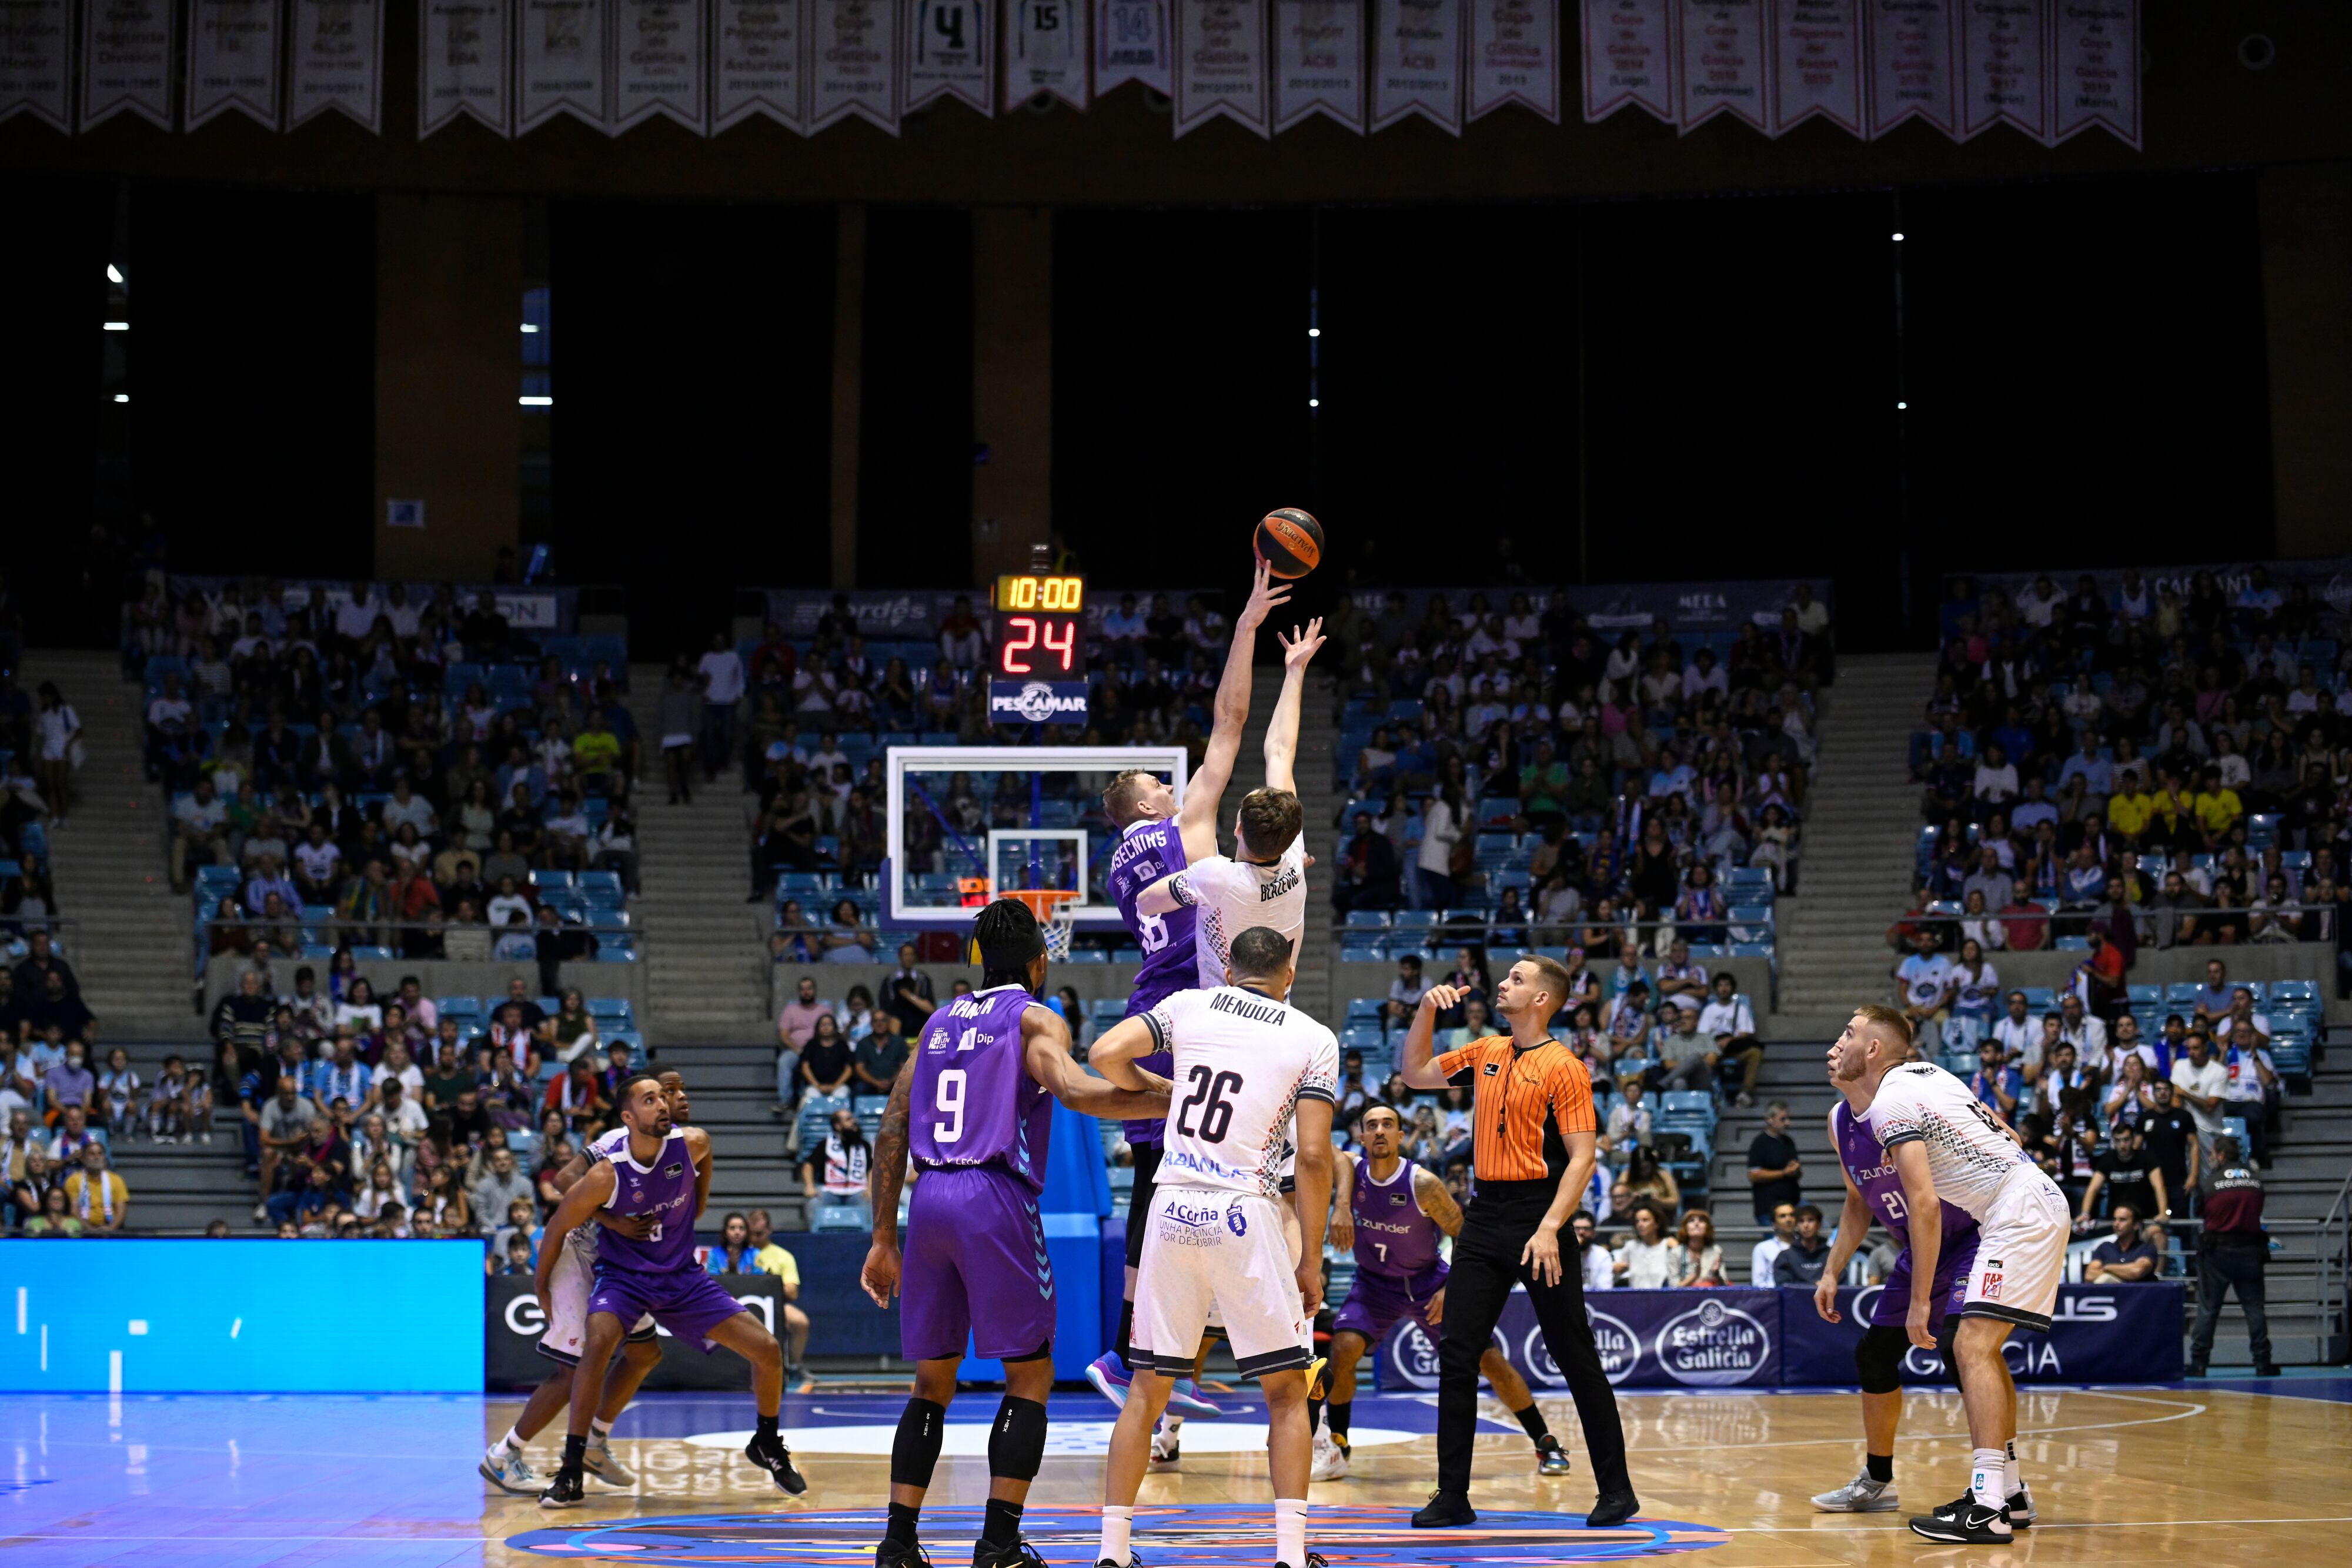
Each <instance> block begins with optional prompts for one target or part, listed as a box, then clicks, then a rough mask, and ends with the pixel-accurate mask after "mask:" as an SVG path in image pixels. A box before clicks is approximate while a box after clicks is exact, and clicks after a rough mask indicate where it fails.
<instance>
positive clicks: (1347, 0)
mask: <svg viewBox="0 0 2352 1568" xmlns="http://www.w3.org/2000/svg"><path fill="white" fill-rule="evenodd" d="M1364 4H1365V0H1274V128H1275V130H1276V131H1287V130H1289V129H1290V128H1291V127H1292V126H1294V125H1296V124H1297V123H1298V122H1299V121H1300V120H1305V119H1307V117H1308V116H1309V115H1316V114H1320V115H1325V116H1328V118H1330V119H1332V120H1338V121H1339V123H1340V124H1342V125H1344V126H1346V127H1347V128H1348V129H1349V130H1350V131H1354V132H1355V133H1356V134H1357V135H1359V136H1360V135H1362V134H1363V133H1364Z"/></svg>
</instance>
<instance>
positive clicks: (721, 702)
mask: <svg viewBox="0 0 2352 1568" xmlns="http://www.w3.org/2000/svg"><path fill="white" fill-rule="evenodd" d="M695 669H696V670H697V671H698V673H699V674H701V676H702V781H703V782H704V783H705V784H710V783H715V782H717V781H718V779H719V769H721V768H725V767H726V766H727V764H728V762H729V761H730V759H731V758H733V757H734V755H735V710H736V708H737V707H738V706H740V704H741V703H742V701H743V658H742V655H741V654H740V653H736V652H735V649H734V647H733V645H732V644H730V643H729V642H728V641H727V633H726V632H712V633H711V634H710V652H709V653H705V654H703V655H702V659H701V662H700V663H699V664H696V665H695Z"/></svg>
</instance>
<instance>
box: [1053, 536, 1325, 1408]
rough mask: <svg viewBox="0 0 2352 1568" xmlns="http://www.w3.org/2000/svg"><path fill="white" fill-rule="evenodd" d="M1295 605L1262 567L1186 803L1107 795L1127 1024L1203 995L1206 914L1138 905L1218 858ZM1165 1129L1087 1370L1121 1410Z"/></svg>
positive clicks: (1186, 1403)
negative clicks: (1262, 630) (1114, 1313)
mask: <svg viewBox="0 0 2352 1568" xmlns="http://www.w3.org/2000/svg"><path fill="white" fill-rule="evenodd" d="M1289 599H1290V585H1289V584H1288V583H1286V582H1284V581H1282V580H1279V579H1277V578H1276V577H1274V576H1273V575H1271V574H1270V573H1269V572H1268V571H1267V570H1266V569H1265V562H1264V561H1260V562H1259V563H1258V566H1257V575H1256V578H1255V580H1254V581H1253V582H1252V583H1251V584H1250V596H1249V601H1248V602H1247V603H1245V604H1244V605H1243V606H1242V612H1241V614H1240V615H1239V616H1238V617H1236V618H1235V619H1234V641H1233V646H1232V648H1231V649H1230V650H1229V651H1228V652H1227V653H1226V654H1225V671H1224V674H1223V675H1222V676H1221V677H1219V679H1218V681H1217V698H1216V705H1215V709H1214V713H1213V719H1212V723H1211V727H1210V731H1209V744H1208V748H1207V750H1206V751H1205V752H1203V753H1202V758H1201V766H1200V767H1199V768H1196V769H1194V770H1193V772H1192V777H1191V779H1188V780H1187V781H1186V783H1185V787H1184V803H1183V805H1182V807H1181V808H1179V807H1178V805H1177V804H1176V791H1175V789H1173V788H1172V787H1171V785H1170V784H1169V783H1168V781H1167V780H1166V779H1160V778H1159V777H1158V776H1156V775H1154V774H1150V773H1145V772H1142V771H1140V770H1136V771H1130V772H1127V773H1122V774H1120V775H1119V776H1118V778H1116V779H1112V780H1111V781H1110V787H1109V788H1108V789H1105V790H1104V791H1103V797H1102V800H1103V811H1104V813H1105V814H1106V815H1108V817H1109V818H1110V821H1111V825H1112V826H1113V827H1116V828H1117V829H1118V831H1119V841H1118V847H1117V848H1115V849H1113V850H1112V851H1111V852H1110V867H1109V870H1108V872H1106V873H1105V874H1104V883H1105V884H1106V885H1107V886H1108V888H1109V890H1110V895H1111V897H1112V899H1113V900H1114V901H1116V902H1117V904H1118V914H1119V918H1120V919H1121V920H1123V921H1125V922H1126V923H1127V929H1128V931H1129V934H1130V935H1131V936H1134V938H1135V940H1136V945H1137V946H1139V947H1141V948H1142V949H1143V965H1142V967H1140V968H1139V969H1138V970H1136V973H1135V988H1134V991H1133V992H1132V994H1130V995H1129V998H1128V1000H1127V1012H1126V1015H1125V1016H1126V1017H1128V1018H1134V1017H1136V1016H1137V1015H1138V1014H1140V1013H1145V1012H1149V1011H1150V1009H1152V1008H1154V1007H1156V1006H1158V1005H1159V1004H1160V1002H1162V1001H1164V1000H1166V999H1167V998H1170V997H1171V996H1173V995H1175V994H1176V993H1177V992H1178V991H1189V990H1194V989H1197V988H1199V986H1200V984H1201V981H1200V977H1199V976H1200V960H1199V939H1198V936H1197V935H1196V933H1195V930H1194V927H1195V925H1196V924H1197V922H1198V920H1199V914H1198V912H1197V911H1196V910H1194V909H1193V908H1192V906H1191V905H1189V904H1185V905H1180V906H1179V907H1177V908H1175V909H1171V910H1170V911H1169V912H1168V913H1167V914H1165V915H1144V914H1140V913H1139V912H1138V911H1137V909H1136V907H1135V901H1136V898H1137V897H1138V895H1139V894H1141V893H1142V892H1143V890H1144V889H1145V888H1147V887H1150V885H1151V884H1152V883H1156V882H1159V881H1160V880H1161V879H1162V878H1164V877H1166V876H1169V875H1170V874H1171V873H1176V872H1180V871H1182V870H1183V869H1184V868H1185V867H1187V866H1189V865H1191V864H1192V862H1195V861H1198V860H1204V859H1206V858H1207V857H1209V856H1211V855H1213V854H1215V853H1216V852H1217V817H1218V812H1219V810H1220V809H1221V806H1222V802H1223V799H1224V793H1225V785H1226V784H1227V783H1228V782H1229V781H1230V780H1231V779H1233V776H1234V758H1236V757H1238V756H1239V755H1240V754H1241V747H1242V730H1243V728H1244V727H1245V726H1246V725H1247V724H1248V722H1249V709H1250V660H1251V657H1252V655H1253V654H1254V653H1255V651H1256V648H1257V629H1258V627H1259V626H1261V625H1262V624H1264V623H1265V618H1266V615H1267V614H1268V613H1269V612H1272V611H1274V610H1275V609H1276V608H1277V607H1279V606H1281V605H1283V604H1286V603H1288V602H1289ZM1136 1065H1137V1066H1138V1067H1140V1068H1142V1069H1143V1070H1145V1071H1150V1072H1157V1073H1163V1074H1164V1073H1165V1072H1167V1071H1168V1067H1169V1057H1168V1052H1166V1051H1154V1052H1152V1053H1150V1055H1148V1056H1144V1057H1141V1058H1139V1060H1138V1061H1137V1062H1136ZM1162 1125H1163V1124H1162V1122H1161V1121H1160V1120H1159V1119H1147V1120H1134V1121H1129V1123H1128V1124H1127V1125H1126V1128H1125V1132H1126V1136H1127V1144H1128V1147H1129V1149H1131V1150H1133V1151H1134V1155H1135V1191H1134V1194H1133V1196H1132V1197H1130V1199H1129V1204H1128V1209H1127V1289H1126V1291H1125V1292H1124V1299H1123V1300H1122V1301H1121V1302H1120V1305H1119V1309H1118V1338H1117V1339H1115V1340H1114V1341H1113V1342H1112V1349H1110V1350H1109V1351H1108V1352H1106V1353H1105V1354H1103V1355H1101V1356H1100V1357H1098V1358H1097V1360H1096V1361H1095V1362H1094V1363H1093V1364H1091V1365H1089V1366H1088V1367H1087V1381H1088V1382H1090V1383H1092V1384H1093V1385H1095V1386H1096V1387H1097V1388H1098V1389H1100V1390H1101V1391H1102V1393H1103V1394H1104V1396H1106V1397H1108V1399H1109V1400H1110V1402H1111V1403H1112V1404H1114V1405H1123V1404H1125V1403H1126V1400H1127V1388H1128V1384H1129V1381H1130V1379H1131V1378H1132V1376H1133V1373H1132V1371H1131V1354H1132V1352H1133V1350H1134V1344H1133V1340H1134V1333H1135V1274H1136V1268H1137V1266H1138V1265H1139V1264H1140V1263H1141V1262H1142V1261H1143V1234H1144V1230H1145V1228H1146V1221H1147V1220H1148V1219H1149V1218H1150V1214H1151V1195H1152V1192H1153V1190H1154V1187H1155V1186H1156V1183H1155V1180H1154V1177H1155V1176H1156V1173H1157V1172H1158V1171H1159V1169H1160V1136H1161V1132H1162ZM1168 1403H1169V1405H1170V1406H1172V1407H1173V1408H1174V1409H1177V1410H1180V1411H1190V1412H1191V1413H1192V1414H1193V1415H1196V1416H1215V1415H1218V1414H1220V1411H1219V1410H1218V1408H1217V1406H1214V1405H1212V1404H1210V1403H1209V1402H1208V1401H1206V1400H1204V1399H1202V1397H1201V1396H1200V1395H1199V1393H1198V1391H1197V1390H1196V1388H1195V1387H1194V1385H1193V1383H1192V1379H1190V1378H1186V1379H1183V1380H1182V1381H1181V1382H1179V1383H1178V1384H1177V1385H1176V1386H1175V1388H1174V1389H1173V1390H1172V1391H1171V1393H1170V1395H1169V1396H1168Z"/></svg>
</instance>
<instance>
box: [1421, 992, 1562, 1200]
mask: <svg viewBox="0 0 2352 1568" xmlns="http://www.w3.org/2000/svg"><path fill="white" fill-rule="evenodd" d="M1461 1002H1462V993H1461V992H1460V991H1459V990H1457V989H1455V988H1454V987H1452V986H1432V987H1430V988H1429V989H1427V990H1425V991H1423V992H1422V994H1421V1005H1420V1006H1419V1007H1416V1008H1415V1009H1413V1010H1412V1025H1411V1027H1409V1028H1408V1029H1406V1030H1405V1031H1404V1051H1402V1054H1401V1055H1400V1056H1399V1057H1398V1059H1397V1071H1398V1072H1399V1073H1400V1074H1401V1075H1402V1077H1403V1079H1404V1081H1405V1082H1407V1083H1410V1084H1412V1086H1413V1087H1414V1088H1415V1089H1443V1088H1444V1087H1445V1074H1444V1073H1443V1072H1441V1071H1438V1069H1437V1063H1436V1062H1434V1061H1432V1060H1430V1042H1431V1041H1432V1040H1434V1039H1435V1038H1436V1034H1437V1015H1438V1014H1439V1013H1441V1012H1444V1010H1445V1009H1447V1008H1451V1007H1458V1006H1460V1005H1461ZM1578 1190H1579V1191H1581V1190H1582V1189H1581V1188H1579V1189H1578Z"/></svg>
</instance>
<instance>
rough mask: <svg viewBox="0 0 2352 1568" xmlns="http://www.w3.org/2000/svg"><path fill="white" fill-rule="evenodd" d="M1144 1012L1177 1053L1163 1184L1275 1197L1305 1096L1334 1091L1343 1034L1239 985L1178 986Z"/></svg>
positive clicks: (1160, 1042) (1164, 1044)
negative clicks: (1193, 988) (1204, 988)
mask: <svg viewBox="0 0 2352 1568" xmlns="http://www.w3.org/2000/svg"><path fill="white" fill-rule="evenodd" d="M1139 1016H1140V1017H1141V1018H1142V1019H1143V1020H1144V1024H1145V1026H1146V1027H1147V1028H1149V1029H1150V1030H1151V1034H1152V1039H1153V1041H1154V1042H1155V1044H1156V1045H1157V1046H1158V1047H1159V1049H1160V1050H1162V1051H1170V1052H1171V1053H1172V1054H1173V1057H1174V1065H1173V1066H1172V1068H1171V1071H1170V1073H1169V1077H1170V1078H1171V1080H1172V1081H1173V1082H1174V1084H1175V1089H1174V1092H1173V1098H1172V1099H1171V1103H1170V1104H1169V1107H1168V1122H1167V1127H1166V1132H1165V1134H1164V1137H1165V1143H1164V1145H1163V1146H1164V1147H1165V1149H1166V1153H1165V1154H1164V1155H1161V1156H1160V1176H1159V1181H1160V1185H1161V1186H1206V1187H1216V1188H1219V1189H1222V1190H1223V1191H1228V1192H1249V1193H1256V1194H1258V1195H1260V1196H1262V1197H1275V1196H1276V1195H1277V1194H1278V1193H1279V1192H1280V1191H1281V1188H1282V1165H1283V1158H1284V1156H1285V1155H1286V1154H1287V1153H1288V1152H1289V1149H1290V1122H1291V1116H1292V1113H1294V1112H1295V1111H1296V1110H1297V1105H1298V1102H1299V1101H1301V1100H1322V1101H1325V1102H1329V1101H1331V1100H1333V1099H1334V1098H1335V1097H1336V1093H1337V1091H1338V1087H1339V1038H1338V1037H1337V1036H1336V1035H1334V1034H1333V1033H1332V1032H1331V1031H1330V1030H1328V1029H1326V1028H1325V1027H1324V1026H1323V1025H1321V1024H1319V1023H1318V1022H1316V1021H1315V1020H1314V1019H1311V1018H1308V1017H1307V1015H1306V1014H1305V1013H1302V1012H1300V1011H1299V1010H1298V1009H1296V1008H1294V1007H1291V1006H1290V1005H1288V1004H1287V1003H1286V1002H1279V1001H1276V1000H1275V999H1274V998H1271V997H1268V996H1266V995H1265V994H1263V993H1262V992H1258V991H1249V990H1244V989H1243V988H1240V987H1238V986H1219V987H1218V988H1216V989H1214V990H1211V991H1179V992H1178V993H1177V994H1176V995H1174V996H1172V997H1170V998H1166V999H1165V1000H1163V1001H1160V1002H1159V1003H1157V1004H1155V1005H1154V1006H1153V1007H1152V1008H1151V1009H1150V1011H1148V1012H1145V1013H1143V1014H1141V1015H1139Z"/></svg>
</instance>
